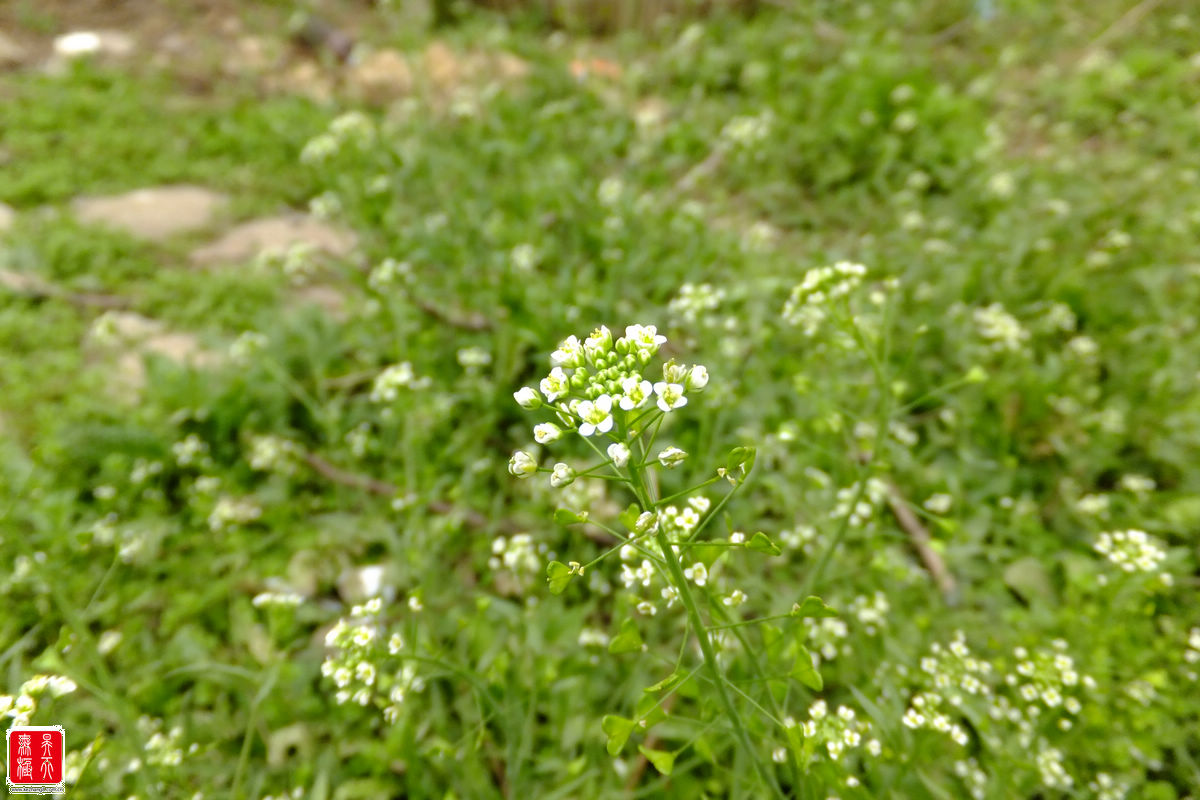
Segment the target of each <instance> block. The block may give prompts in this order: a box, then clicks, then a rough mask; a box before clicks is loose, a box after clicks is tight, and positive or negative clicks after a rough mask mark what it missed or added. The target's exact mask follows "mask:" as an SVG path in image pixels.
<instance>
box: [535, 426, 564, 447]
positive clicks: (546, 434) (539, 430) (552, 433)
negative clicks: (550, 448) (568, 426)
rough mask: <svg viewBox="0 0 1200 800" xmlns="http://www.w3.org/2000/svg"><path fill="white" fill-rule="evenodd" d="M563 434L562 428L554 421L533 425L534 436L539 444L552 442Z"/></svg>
mask: <svg viewBox="0 0 1200 800" xmlns="http://www.w3.org/2000/svg"><path fill="white" fill-rule="evenodd" d="M560 436H562V429H561V428H559V427H558V426H557V425H555V424H554V423H553V422H543V423H541V424H540V425H534V426H533V438H534V439H535V440H536V441H537V443H538V444H550V442H553V441H554V440H555V439H557V438H558V437H560Z"/></svg>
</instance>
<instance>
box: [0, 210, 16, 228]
mask: <svg viewBox="0 0 1200 800" xmlns="http://www.w3.org/2000/svg"><path fill="white" fill-rule="evenodd" d="M16 219H17V212H16V211H13V210H12V207H11V206H6V205H4V203H0V233H4V232H5V231H6V230H8V229H9V228H11V227H12V226H13V222H15V221H16Z"/></svg>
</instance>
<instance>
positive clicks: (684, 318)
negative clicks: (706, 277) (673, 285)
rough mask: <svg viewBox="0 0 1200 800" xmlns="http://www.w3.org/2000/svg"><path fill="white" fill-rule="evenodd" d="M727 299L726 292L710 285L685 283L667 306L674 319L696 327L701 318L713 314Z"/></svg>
mask: <svg viewBox="0 0 1200 800" xmlns="http://www.w3.org/2000/svg"><path fill="white" fill-rule="evenodd" d="M724 299H725V290H724V289H717V288H714V287H713V285H712V284H710V283H700V284H694V283H685V284H683V285H682V286H680V287H679V294H677V295H676V296H675V297H674V299H672V300H671V302H670V303H668V304H667V311H669V312H670V313H671V316H672V318H674V319H675V320H678V321H679V322H681V323H685V324H688V325H694V324H696V322H697V321H699V320H700V319H701V318H703V317H705V316H708V315H710V314H712V312H714V311H716V310H717V307H718V306H720V305H721V301H722V300H724Z"/></svg>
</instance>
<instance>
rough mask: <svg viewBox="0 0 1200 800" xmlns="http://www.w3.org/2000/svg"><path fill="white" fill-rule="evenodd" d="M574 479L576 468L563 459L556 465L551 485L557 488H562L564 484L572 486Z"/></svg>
mask: <svg viewBox="0 0 1200 800" xmlns="http://www.w3.org/2000/svg"><path fill="white" fill-rule="evenodd" d="M574 481H575V470H573V469H571V467H570V466H568V465H567V464H564V463H562V462H561V461H560V462H559V463H557V464H555V465H554V472H552V473H551V474H550V485H551V486H553V487H554V488H555V489H561V488H562V487H564V486H570V485H571V484H572V483H574Z"/></svg>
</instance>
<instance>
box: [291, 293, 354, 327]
mask: <svg viewBox="0 0 1200 800" xmlns="http://www.w3.org/2000/svg"><path fill="white" fill-rule="evenodd" d="M292 297H293V298H294V301H295V303H296V305H298V306H316V307H317V308H319V309H321V310H322V311H324V312H325V313H326V314H328V315H329V317H330V318H331V319H333V320H336V321H338V322H344V321H345V320H346V319H347V314H346V296H345V295H344V294H342V293H341V292H340V291H338V290H337V289H335V288H334V287H332V286H326V285H323V284H313V285H311V286H304V287H301V288H299V289H296V290H295V291H294V292H293V293H292Z"/></svg>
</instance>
